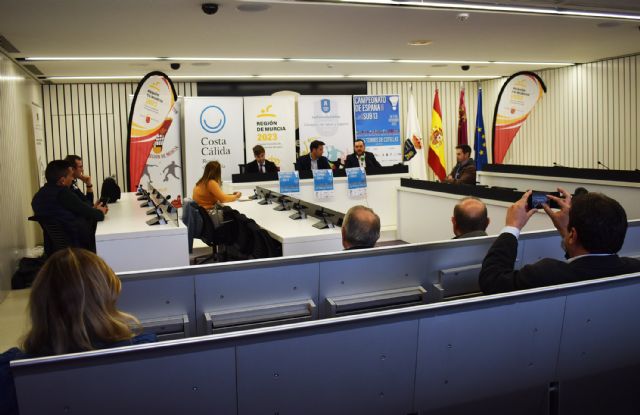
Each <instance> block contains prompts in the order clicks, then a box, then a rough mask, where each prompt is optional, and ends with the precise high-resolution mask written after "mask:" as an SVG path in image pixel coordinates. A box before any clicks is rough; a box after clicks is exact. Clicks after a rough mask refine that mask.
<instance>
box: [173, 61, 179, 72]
mask: <svg viewBox="0 0 640 415" xmlns="http://www.w3.org/2000/svg"><path fill="white" fill-rule="evenodd" d="M171 69H173V70H174V71H177V70H178V69H180V64H179V63H178V62H173V63H172V64H171Z"/></svg>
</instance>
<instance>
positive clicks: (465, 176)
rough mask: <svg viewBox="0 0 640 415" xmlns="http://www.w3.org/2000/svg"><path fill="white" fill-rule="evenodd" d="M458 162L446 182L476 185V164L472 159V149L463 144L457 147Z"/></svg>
mask: <svg viewBox="0 0 640 415" xmlns="http://www.w3.org/2000/svg"><path fill="white" fill-rule="evenodd" d="M456 161H457V162H458V163H457V164H456V165H455V167H454V168H453V170H451V173H449V175H448V176H447V178H446V179H444V181H445V182H446V183H451V184H471V185H475V184H476V162H475V161H473V159H472V158H471V147H469V146H468V145H466V144H462V145H459V146H457V147H456Z"/></svg>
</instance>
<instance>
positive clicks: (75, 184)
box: [71, 179, 93, 206]
mask: <svg viewBox="0 0 640 415" xmlns="http://www.w3.org/2000/svg"><path fill="white" fill-rule="evenodd" d="M71 191H72V192H73V193H74V194H75V195H76V196H78V198H79V199H80V200H82V201H83V202H84V203H86V204H87V205H89V206H93V192H90V193H87V194H84V193H82V190H80V188H79V187H78V179H76V180H74V181H73V183H72V184H71Z"/></svg>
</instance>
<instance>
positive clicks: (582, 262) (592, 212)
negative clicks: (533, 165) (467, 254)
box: [479, 188, 640, 294]
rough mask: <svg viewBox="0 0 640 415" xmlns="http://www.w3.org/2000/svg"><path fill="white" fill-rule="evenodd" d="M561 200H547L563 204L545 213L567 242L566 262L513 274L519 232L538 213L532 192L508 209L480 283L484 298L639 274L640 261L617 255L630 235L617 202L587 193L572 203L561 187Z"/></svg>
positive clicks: (528, 267)
mask: <svg viewBox="0 0 640 415" xmlns="http://www.w3.org/2000/svg"><path fill="white" fill-rule="evenodd" d="M558 191H559V192H560V195H562V197H558V196H555V195H552V194H550V195H547V197H548V199H549V200H552V201H554V202H555V203H557V204H558V207H559V209H558V210H553V209H551V208H550V207H549V204H548V203H544V204H542V208H543V209H544V211H545V212H546V214H547V215H548V216H549V218H551V221H552V222H553V224H554V226H555V227H556V229H557V230H558V232H559V233H560V236H561V237H562V241H561V244H562V248H563V249H564V251H565V257H566V258H567V260H566V261H560V260H557V259H551V258H544V259H542V260H540V261H538V262H536V263H534V264H529V265H525V266H523V267H522V268H521V269H520V270H515V269H514V264H515V261H516V255H517V251H518V237H519V236H520V231H521V230H522V228H523V227H524V226H525V225H526V224H527V222H528V221H529V218H530V217H531V216H533V215H534V214H535V213H536V211H537V210H536V209H535V208H532V209H529V208H528V201H529V199H530V196H531V194H532V191H528V192H526V193H525V194H524V195H523V196H522V198H521V199H520V200H518V201H517V202H516V203H514V204H513V205H512V206H511V207H509V209H508V210H507V216H506V220H505V225H506V226H505V227H504V228H503V230H502V232H501V234H500V235H499V236H498V238H497V239H496V240H495V242H494V243H493V245H492V246H491V248H489V252H487V255H486V256H485V258H484V261H483V263H482V270H481V271H480V276H479V283H480V288H481V289H482V291H483V292H484V293H485V294H494V293H499V292H505V291H514V290H521V289H527V288H534V287H542V286H547V285H556V284H564V283H569V282H576V281H582V280H589V279H595V278H603V277H609V276H613V275H622V274H629V273H633V272H640V261H639V260H637V259H633V258H624V257H619V256H618V255H617V253H618V251H620V249H621V248H622V245H623V243H624V238H625V235H626V232H627V225H628V224H627V215H626V213H625V211H624V208H623V207H622V206H621V205H620V203H618V202H617V201H615V200H613V199H611V198H610V197H607V196H605V195H603V194H602V193H587V194H584V195H581V196H579V197H575V198H573V199H572V197H571V194H570V193H569V192H567V191H566V190H564V189H561V188H558Z"/></svg>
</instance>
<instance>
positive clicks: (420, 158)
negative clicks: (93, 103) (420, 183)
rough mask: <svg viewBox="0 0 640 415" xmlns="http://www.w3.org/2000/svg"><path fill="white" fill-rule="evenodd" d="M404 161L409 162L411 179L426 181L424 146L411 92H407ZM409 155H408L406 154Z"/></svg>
mask: <svg viewBox="0 0 640 415" xmlns="http://www.w3.org/2000/svg"><path fill="white" fill-rule="evenodd" d="M405 137H406V141H407V142H409V143H410V145H407V143H405V147H404V148H405V159H407V160H409V175H410V176H411V178H412V179H419V180H427V168H426V166H425V162H424V145H423V141H422V133H421V132H420V121H418V111H417V110H416V101H415V100H414V99H413V91H411V92H409V105H408V109H407V128H406V131H405ZM411 147H413V150H414V151H415V155H411V156H410V153H411V151H407V150H409V149H410V148H411ZM407 153H409V154H407Z"/></svg>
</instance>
